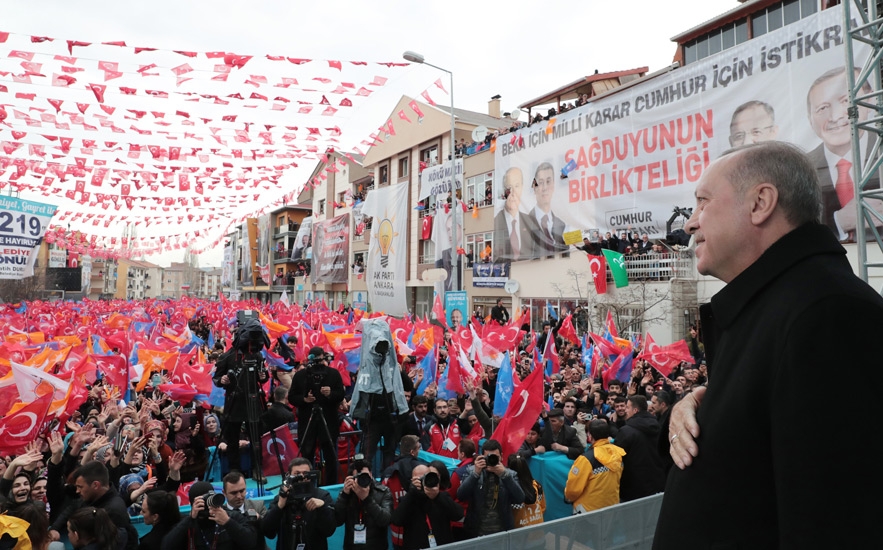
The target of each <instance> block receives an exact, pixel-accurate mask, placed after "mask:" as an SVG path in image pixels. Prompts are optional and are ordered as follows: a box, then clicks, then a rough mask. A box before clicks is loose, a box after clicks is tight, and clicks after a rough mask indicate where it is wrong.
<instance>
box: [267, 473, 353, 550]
mask: <svg viewBox="0 0 883 550" xmlns="http://www.w3.org/2000/svg"><path fill="white" fill-rule="evenodd" d="M309 473H310V461H309V460H307V459H306V458H303V457H298V458H295V459H294V460H292V461H291V466H290V467H289V469H288V476H286V478H285V479H284V480H283V482H282V487H280V488H279V496H277V497H276V498H275V499H274V500H273V503H272V504H271V505H270V510H269V511H268V512H267V515H266V516H265V517H264V521H263V523H262V530H263V535H264V536H265V537H267V538H270V539H273V538H276V537H277V536H278V537H279V540H278V541H277V542H276V548H278V549H279V550H294V549H297V548H301V550H327V549H328V537H330V536H331V535H333V534H334V530H335V527H336V524H335V521H334V508H333V503H332V502H331V495H330V494H329V493H328V491H326V490H324V489H319V488H317V487H315V485H314V484H313V482H312V480H311V479H310V478H309V477H308V474H309ZM301 544H302V545H303V547H301V546H300V545H301Z"/></svg>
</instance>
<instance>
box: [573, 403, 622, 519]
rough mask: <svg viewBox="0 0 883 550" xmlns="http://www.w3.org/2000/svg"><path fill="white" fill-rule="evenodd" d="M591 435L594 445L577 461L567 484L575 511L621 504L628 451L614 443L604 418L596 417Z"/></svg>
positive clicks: (579, 512)
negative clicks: (623, 474)
mask: <svg viewBox="0 0 883 550" xmlns="http://www.w3.org/2000/svg"><path fill="white" fill-rule="evenodd" d="M589 437H590V439H591V443H592V446H591V447H589V449H588V450H587V451H586V452H585V453H584V454H583V455H581V456H579V457H578V458H577V459H576V460H575V461H574V463H573V466H572V467H571V468H570V473H568V474H567V483H566V484H565V486H564V498H565V500H566V501H567V502H570V503H572V504H573V513H574V514H582V513H585V512H591V511H593V510H598V509H600V508H604V507H606V506H610V505H613V504H619V479H620V478H621V477H622V457H623V456H624V455H625V451H624V450H623V449H621V448H620V447H617V446H616V445H614V444H613V443H611V442H610V425H609V424H608V423H607V422H606V421H604V420H592V422H591V423H590V424H589Z"/></svg>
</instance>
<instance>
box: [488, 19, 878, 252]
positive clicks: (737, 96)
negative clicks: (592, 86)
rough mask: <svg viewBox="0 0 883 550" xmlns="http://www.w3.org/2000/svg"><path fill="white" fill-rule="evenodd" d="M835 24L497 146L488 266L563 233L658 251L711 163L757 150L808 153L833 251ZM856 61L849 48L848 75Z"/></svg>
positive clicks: (699, 68)
mask: <svg viewBox="0 0 883 550" xmlns="http://www.w3.org/2000/svg"><path fill="white" fill-rule="evenodd" d="M841 19H842V12H841V10H839V9H829V10H826V11H823V12H820V13H818V14H815V15H812V16H810V17H807V18H805V19H802V20H800V21H797V22H795V23H792V24H790V25H787V26H785V27H783V28H780V29H778V30H776V31H773V32H770V33H768V34H765V35H763V36H760V37H758V38H755V39H753V40H751V41H749V42H746V43H743V44H740V45H737V46H736V47H733V48H730V49H727V50H725V51H723V52H721V53H719V54H715V55H713V56H710V57H707V58H705V59H703V60H701V61H698V62H696V63H691V64H688V65H686V66H685V67H682V68H678V69H675V70H672V71H669V72H667V73H665V74H663V75H661V76H659V77H656V78H653V79H649V80H647V81H645V82H642V83H639V84H637V85H634V86H632V87H630V88H628V89H625V90H623V91H621V92H619V93H616V94H613V95H611V96H608V97H605V98H602V99H600V100H597V101H595V102H593V103H590V104H588V105H585V106H583V107H580V108H577V109H573V110H571V111H568V112H565V113H563V114H560V115H559V116H555V117H552V118H550V119H549V120H548V121H543V122H541V123H535V124H532V125H531V126H529V127H527V128H523V129H521V130H519V131H518V132H515V133H512V134H507V135H504V136H501V137H500V138H498V139H497V141H496V153H495V154H496V156H495V162H496V170H495V172H494V197H495V204H494V207H495V208H494V212H495V218H494V252H495V254H494V256H495V258H502V259H507V260H525V259H535V258H542V257H546V256H550V255H554V254H556V253H559V252H564V251H566V250H568V248H569V245H568V244H565V238H564V235H565V234H566V233H568V232H571V231H575V230H581V231H585V230H591V229H600V230H601V232H602V234H604V233H606V232H611V233H619V234H621V233H622V232H625V231H629V232H631V233H632V234H633V235H638V236H639V235H641V234H643V233H646V234H648V235H649V236H650V237H651V238H659V237H665V234H664V233H665V230H666V221H667V220H668V219H669V218H670V217H671V215H672V212H673V210H674V208H675V207H682V208H683V207H689V206H692V205H693V203H694V199H693V192H694V189H695V187H696V185H697V183H698V181H699V178H700V177H701V176H702V174H703V172H704V170H705V168H706V167H707V166H708V164H709V163H710V162H711V161H713V160H714V159H716V158H717V157H719V156H720V155H721V153H723V152H724V151H725V150H727V149H729V148H731V147H735V146H739V145H743V144H748V143H753V142H757V141H763V140H782V141H787V142H791V143H793V144H795V145H797V146H799V147H801V148H802V149H803V150H804V151H807V152H808V155H809V156H810V158H811V160H812V161H813V162H814V163H815V164H816V166H817V170H818V172H819V176H820V180H821V185H822V192H823V196H824V200H825V209H824V210H825V212H824V218H825V219H824V220H822V221H824V222H825V223H826V224H828V225H829V226H830V227H831V228H832V230H834V231H835V232H836V233H837V234H838V235H840V237H841V238H845V237H846V233H847V231H848V229H849V228H848V227H843V225H844V224H840V226H839V227H838V223H837V220H836V219H835V217H836V216H835V213H836V212H838V211H840V210H843V211H844V212H854V210H855V207H854V203H853V202H851V198H850V197H849V196H847V197H841V198H840V199H839V200H838V197H837V196H836V193H835V192H834V185H833V184H832V181H837V180H838V171H837V168H836V165H837V162H838V160H837V159H838V158H842V157H847V158H848V159H849V161H851V160H852V155H851V142H850V134H849V132H850V125H849V119H848V117H847V113H846V108H845V103H846V93H847V84H846V75H845V67H844V58H845V53H844V39H845V30H844V29H843V28H842V24H841ZM868 52H869V50H868V48H866V47H857V48H856V50H855V55H856V62H857V64H859V65H860V63H859V61H860V60H861V59H864V58H865V57H866V56H867V55H868ZM868 114H869V113H868V112H867V111H866V110H864V109H863V108H862V109H860V116H861V118H863V119H864V118H867V117H868ZM844 138H845V140H844ZM864 141H872V140H867V137H865V138H863V142H864ZM868 145H870V143H869V144H868ZM862 150H863V152H864V151H866V149H865V147H863V148H862ZM865 156H867V155H865ZM865 161H867V159H865ZM847 217H848V216H847ZM852 217H853V218H854V215H853V216H852ZM848 223H849V222H848V221H846V222H845V224H846V225H848ZM854 226H855V225H854V222H853V227H854ZM844 229H845V230H847V231H844Z"/></svg>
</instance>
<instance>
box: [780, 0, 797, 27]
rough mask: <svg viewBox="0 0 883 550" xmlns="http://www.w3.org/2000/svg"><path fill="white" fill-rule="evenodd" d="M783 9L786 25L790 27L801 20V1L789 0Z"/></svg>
mask: <svg viewBox="0 0 883 550" xmlns="http://www.w3.org/2000/svg"><path fill="white" fill-rule="evenodd" d="M783 7H784V13H783V15H784V17H785V24H786V25H790V24H791V23H794V22H795V21H797V20H799V19H800V0H788V1H787V2H785V4H784V6H783Z"/></svg>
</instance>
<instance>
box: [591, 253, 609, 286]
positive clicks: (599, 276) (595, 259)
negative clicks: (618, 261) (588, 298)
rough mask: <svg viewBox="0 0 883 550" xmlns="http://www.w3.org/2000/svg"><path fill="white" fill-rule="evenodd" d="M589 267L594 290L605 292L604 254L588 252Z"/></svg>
mask: <svg viewBox="0 0 883 550" xmlns="http://www.w3.org/2000/svg"><path fill="white" fill-rule="evenodd" d="M589 268H590V269H591V270H592V280H593V281H595V292H597V293H598V294H606V293H607V260H605V259H604V256H593V255H591V254H589Z"/></svg>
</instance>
